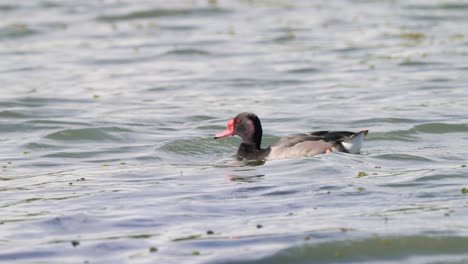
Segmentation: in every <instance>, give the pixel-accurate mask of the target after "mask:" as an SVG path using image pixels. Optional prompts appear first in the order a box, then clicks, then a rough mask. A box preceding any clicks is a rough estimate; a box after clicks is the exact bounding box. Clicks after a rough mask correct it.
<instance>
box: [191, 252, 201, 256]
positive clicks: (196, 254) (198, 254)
mask: <svg viewBox="0 0 468 264" xmlns="http://www.w3.org/2000/svg"><path fill="white" fill-rule="evenodd" d="M192 256H200V252H199V251H193V252H192Z"/></svg>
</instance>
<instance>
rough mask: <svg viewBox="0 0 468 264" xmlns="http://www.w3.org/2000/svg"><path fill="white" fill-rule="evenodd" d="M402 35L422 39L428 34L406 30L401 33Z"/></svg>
mask: <svg viewBox="0 0 468 264" xmlns="http://www.w3.org/2000/svg"><path fill="white" fill-rule="evenodd" d="M401 37H402V38H405V39H409V40H422V39H424V38H425V37H426V36H425V35H424V34H423V33H419V32H405V33H401Z"/></svg>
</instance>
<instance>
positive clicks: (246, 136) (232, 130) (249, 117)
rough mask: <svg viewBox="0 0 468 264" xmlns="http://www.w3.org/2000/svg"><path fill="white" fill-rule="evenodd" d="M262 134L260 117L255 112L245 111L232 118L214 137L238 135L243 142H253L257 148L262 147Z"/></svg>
mask: <svg viewBox="0 0 468 264" xmlns="http://www.w3.org/2000/svg"><path fill="white" fill-rule="evenodd" d="M262 134H263V131H262V124H261V123H260V119H259V118H258V117H257V116H256V115H255V114H254V113H249V112H244V113H240V114H238V115H237V116H236V117H234V118H232V119H230V120H229V121H228V123H227V128H226V129H225V130H224V131H223V132H221V133H219V134H217V135H216V136H215V137H214V138H215V139H218V138H222V137H227V136H234V135H237V136H239V137H241V138H242V143H245V144H253V145H255V147H256V148H257V149H260V145H261V142H262Z"/></svg>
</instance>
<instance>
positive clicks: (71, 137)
mask: <svg viewBox="0 0 468 264" xmlns="http://www.w3.org/2000/svg"><path fill="white" fill-rule="evenodd" d="M112 132H128V130H125V129H122V128H116V127H105V128H80V129H65V130H61V131H58V132H54V133H51V134H48V135H47V136H46V138H48V139H53V140H58V141H119V140H120V138H119V137H117V136H114V135H112V134H111V133H112Z"/></svg>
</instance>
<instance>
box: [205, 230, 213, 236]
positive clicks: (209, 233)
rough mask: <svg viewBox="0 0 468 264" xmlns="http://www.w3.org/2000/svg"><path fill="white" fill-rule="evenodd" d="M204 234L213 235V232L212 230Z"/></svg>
mask: <svg viewBox="0 0 468 264" xmlns="http://www.w3.org/2000/svg"><path fill="white" fill-rule="evenodd" d="M206 234H207V235H214V232H213V231H212V230H208V231H206Z"/></svg>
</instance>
